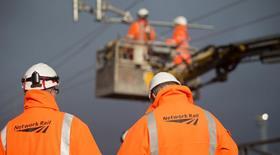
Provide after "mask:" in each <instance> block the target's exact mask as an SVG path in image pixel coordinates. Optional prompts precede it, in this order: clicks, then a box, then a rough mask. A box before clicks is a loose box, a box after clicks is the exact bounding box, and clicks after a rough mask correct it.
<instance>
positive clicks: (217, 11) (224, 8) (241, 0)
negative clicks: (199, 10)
mask: <svg viewBox="0 0 280 155" xmlns="http://www.w3.org/2000/svg"><path fill="white" fill-rule="evenodd" d="M246 1H247V0H238V1H233V2H231V3H229V4H226V5H224V6H222V7H219V8H217V9H215V10H212V11H209V12H207V13H205V14H202V15H200V16H198V17H195V18H191V19H190V22H197V21H199V20H202V19H205V18H208V17H210V16H213V15H215V14H218V13H221V12H222V11H224V10H227V9H229V8H233V7H235V6H237V5H239V4H241V3H244V2H246Z"/></svg>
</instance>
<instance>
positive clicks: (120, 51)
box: [96, 40, 169, 100]
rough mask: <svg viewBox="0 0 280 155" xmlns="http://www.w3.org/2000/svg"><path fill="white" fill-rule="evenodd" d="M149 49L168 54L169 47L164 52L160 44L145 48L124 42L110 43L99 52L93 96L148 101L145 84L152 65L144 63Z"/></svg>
mask: <svg viewBox="0 0 280 155" xmlns="http://www.w3.org/2000/svg"><path fill="white" fill-rule="evenodd" d="M149 48H153V49H156V48H160V51H162V53H161V54H163V55H164V54H169V53H168V52H169V51H167V50H168V49H169V48H166V50H163V49H164V48H165V47H161V45H153V46H148V45H147V44H144V43H139V42H137V43H135V42H132V41H127V40H115V41H112V42H110V43H108V44H107V46H106V47H105V48H103V49H102V50H99V51H98V52H97V69H96V96H97V97H112V98H125V99H144V100H145V99H148V84H149V81H150V79H151V78H152V76H153V72H152V71H151V66H150V64H149V63H148V61H147V60H146V59H147V57H146V55H147V53H148V50H150V49H149ZM139 53H140V54H139ZM159 54H160V53H159Z"/></svg>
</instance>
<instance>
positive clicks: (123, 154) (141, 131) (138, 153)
mask: <svg viewBox="0 0 280 155" xmlns="http://www.w3.org/2000/svg"><path fill="white" fill-rule="evenodd" d="M148 136H149V135H148V129H147V121H146V118H145V117H142V118H141V119H140V120H138V121H137V122H136V123H135V124H134V125H133V126H132V127H131V128H130V129H129V130H128V132H127V134H126V136H125V138H124V142H123V143H122V145H121V147H120V149H119V152H118V155H131V154H133V155H147V154H149V142H148V141H149V138H148Z"/></svg>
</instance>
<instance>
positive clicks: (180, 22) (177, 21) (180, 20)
mask: <svg viewBox="0 0 280 155" xmlns="http://www.w3.org/2000/svg"><path fill="white" fill-rule="evenodd" d="M174 24H178V25H187V24H188V20H187V19H186V18H185V17H184V16H178V17H176V18H175V19H174Z"/></svg>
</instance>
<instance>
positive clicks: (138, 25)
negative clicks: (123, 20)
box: [127, 19, 156, 42]
mask: <svg viewBox="0 0 280 155" xmlns="http://www.w3.org/2000/svg"><path fill="white" fill-rule="evenodd" d="M127 36H128V38H131V39H133V40H136V41H144V42H146V41H153V40H155V39H156V32H155V30H154V28H153V27H152V26H151V25H149V23H148V21H147V20H144V19H139V20H137V21H135V22H133V23H132V24H131V25H130V27H129V29H128V33H127Z"/></svg>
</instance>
